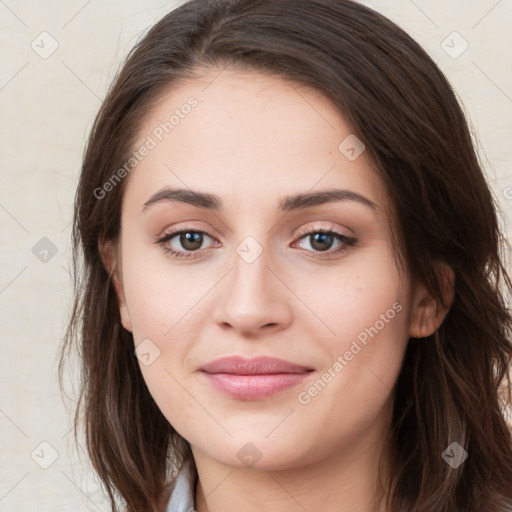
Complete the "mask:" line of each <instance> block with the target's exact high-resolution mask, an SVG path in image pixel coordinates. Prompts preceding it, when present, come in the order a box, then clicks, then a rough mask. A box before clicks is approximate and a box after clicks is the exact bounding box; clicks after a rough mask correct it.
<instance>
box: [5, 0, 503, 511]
mask: <svg viewBox="0 0 512 512" xmlns="http://www.w3.org/2000/svg"><path fill="white" fill-rule="evenodd" d="M176 3H177V2H164V1H157V0H144V1H142V0H125V1H121V0H109V1H100V0H90V1H85V0H68V1H64V0H46V1H44V2H42V1H36V0H32V1H26V0H5V1H0V45H1V46H0V47H1V55H2V58H1V59H0V104H1V109H2V121H1V137H0V146H1V162H0V164H1V165H0V169H1V171H0V180H1V181H0V183H1V184H0V226H1V229H0V237H1V251H0V258H1V265H0V314H1V325H2V331H1V335H2V346H1V367H0V370H1V373H0V382H1V386H2V387H1V391H2V392H1V405H0V434H1V439H2V464H1V469H0V510H2V511H18V510H20V511H21V510H23V511H32V510H52V511H53V512H57V511H69V510H77V511H78V510H91V511H94V510H100V511H107V510H109V508H108V505H107V501H106V500H105V499H104V498H103V497H102V494H101V492H100V491H99V487H98V485H97V484H96V483H95V481H94V479H93V478H92V474H91V473H90V470H89V468H88V466H87V464H86V463H85V462H83V463H80V462H79V461H78V459H77V457H76V453H75V452H74V451H73V450H72V439H71V436H70V435H69V427H70V420H69V415H68V412H67V411H66V409H65V407H64V405H63V402H62V400H61V397H60V393H59V389H58V386H57V378H56V351H57V348H58V346H59V343H60V340H61V337H62V334H63V329H64V326H65V323H66V320H67V317H68V314H69V310H70V303H71V298H72V297H71V282H70V275H69V270H68V265H69V255H70V233H71V230H70V222H71V218H72V203H73V197H74V191H75V187H76V183H77V177H78V173H79V165H80V159H81V154H82V150H83V146H84V142H85V139H86V134H87V132H88V130H89V128H90V126H91V123H92V120H93V118H94V115H95V113H96V111H97V109H98V108H99V106H100V102H101V99H102V97H103V96H104V94H105V91H106V88H107V86H108V84H109V82H110V80H111V78H112V77H113V75H114V72H115V70H116V69H117V68H118V65H119V62H120V60H121V59H122V58H123V57H124V56H125V55H126V53H127V52H128V50H129V49H130V48H131V46H132V45H133V44H134V43H135V41H136V40H137V39H138V38H139V37H140V35H141V34H142V33H144V31H145V30H146V29H147V28H148V27H149V26H150V25H151V24H152V23H153V22H154V21H156V20H157V19H159V18H160V17H161V16H162V15H163V14H164V13H166V12H167V11H169V10H170V9H171V8H172V7H173V6H174V5H176ZM367 3H369V2H367ZM372 4H373V6H374V7H375V8H376V9H377V10H379V11H381V12H382V13H383V14H385V15H387V16H389V17H390V18H391V19H393V20H394V21H396V22H397V23H398V24H399V25H401V26H402V27H404V28H405V29H406V30H407V31H408V32H409V33H410V34H411V35H413V37H415V38H416V39H417V40H418V41H419V42H420V43H421V44H422V45H423V46H424V47H425V48H426V49H427V51H428V52H429V53H430V54H431V55H432V56H433V57H434V59H435V60H436V61H437V62H438V64H439V66H440V67H441V69H442V70H443V71H444V72H445V73H446V74H447V76H448V78H449V79H450V80H451V82H452V84H453V86H454V88H455V89H456V90H457V92H458V94H459V96H460V98H461V101H462V102H463V104H464V106H465V109H466V111H467V113H468V115H469V116H470V118H471V121H472V123H473V125H474V128H475V131H476V132H477V133H478V136H479V147H480V154H481V158H482V161H483V163H484V165H485V168H486V172H487V174H488V178H489V181H490V183H491V184H492V186H493V188H494V190H495V192H496V196H497V197H498V198H499V201H500V203H501V206H502V208H503V210H504V215H505V216H506V222H507V230H508V233H510V232H511V231H512V230H511V228H510V225H511V224H512V168H511V162H512V144H511V140H512V70H511V67H512V66H511V57H510V48H512V26H511V25H512V1H511V0H501V1H498V0H451V1H450V2H446V1H444V0H415V1H412V0H397V1H390V0H375V1H374V2H372ZM454 31H456V32H458V33H459V34H460V36H459V35H450V34H452V33H453V32H454ZM42 32H47V33H48V34H49V35H46V34H43V35H40V34H41V33H42ZM448 36H449V37H448ZM447 37H448V39H446V38H447ZM461 37H462V38H463V39H461ZM445 39H446V41H447V43H448V44H449V45H450V46H453V48H452V49H448V48H447V49H448V51H449V52H451V53H452V55H451V56H450V55H449V54H448V53H447V52H446V51H445V50H444V49H443V46H442V45H443V41H444V40H445ZM464 40H465V41H467V44H469V47H468V49H467V50H466V51H465V52H464V53H463V54H462V55H460V56H458V57H457V58H454V57H455V56H456V55H455V53H454V52H457V53H458V52H459V51H460V50H461V49H462V48H463V47H464V46H463V45H465V44H466V43H464ZM452 41H453V43H452ZM57 44H58V47H57V48H56V50H55V51H54V53H52V54H51V55H47V54H46V53H49V52H50V51H51V50H52V49H53V48H52V45H53V46H56V45H57ZM444 45H446V43H444ZM32 46H34V48H33V47H32ZM45 52H46V53H45ZM42 57H46V58H42ZM508 187H510V188H508ZM504 220H505V219H504ZM44 237H46V238H47V239H48V240H46V239H44V240H43V241H41V239H43V238H44ZM36 244H37V245H36ZM34 246H35V247H36V248H35V249H34V250H33V248H34ZM45 250H46V251H48V252H47V253H45V252H44V251H45ZM52 250H53V252H52ZM55 251H56V253H55V254H53V253H54V252H55ZM34 253H35V254H34ZM41 258H42V259H43V260H45V259H46V261H41ZM43 442H44V443H48V444H43V445H41V443H43ZM55 457H57V458H56V460H55V461H53V458H55ZM41 465H43V466H45V465H49V467H48V468H47V469H44V468H43V467H41Z"/></svg>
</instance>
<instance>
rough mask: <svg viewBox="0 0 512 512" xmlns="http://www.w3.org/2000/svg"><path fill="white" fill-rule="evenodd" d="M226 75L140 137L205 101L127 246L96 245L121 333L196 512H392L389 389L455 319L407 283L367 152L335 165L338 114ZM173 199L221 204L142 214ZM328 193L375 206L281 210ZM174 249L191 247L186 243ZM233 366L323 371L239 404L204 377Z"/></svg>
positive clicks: (135, 181)
mask: <svg viewBox="0 0 512 512" xmlns="http://www.w3.org/2000/svg"><path fill="white" fill-rule="evenodd" d="M219 72H220V70H219V69H207V70H201V72H200V74H199V77H198V78H197V79H193V80H188V81H186V82H182V83H180V84H179V85H178V86H174V87H173V88H172V89H171V90H169V91H167V92H166V93H165V94H164V95H163V96H162V97H161V98H160V100H159V101H158V102H157V103H156V104H154V106H153V108H152V110H151V112H150V113H149V114H148V116H147V117H146V119H144V120H143V122H142V124H141V129H140V136H139V140H138V141H137V144H135V147H139V146H140V144H142V143H143V142H144V140H146V138H147V136H148V135H150V134H151V133H152V130H154V128H155V127H157V126H158V125H159V123H161V122H162V121H164V120H166V119H168V118H169V116H170V115H171V114H172V112H173V111H174V109H176V108H179V107H180V105H183V104H184V103H185V102H186V101H187V98H189V97H190V96H194V97H195V98H196V99H197V100H198V105H197V106H196V107H195V108H194V109H193V110H192V112H191V113H190V114H189V115H187V116H186V117H184V118H183V119H180V123H179V124H178V125H177V126H176V127H175V128H174V129H173V130H172V132H170V133H169V134H168V135H166V136H165V137H164V138H163V140H162V141H161V142H159V143H158V145H157V146H156V147H155V148H154V149H152V150H151V151H150V152H149V154H148V155H147V156H146V157H145V158H144V159H143V160H142V161H141V162H140V163H139V164H138V165H137V166H136V168H135V169H134V170H133V171H132V172H131V174H130V175H129V177H128V178H127V180H128V181H127V183H126V188H125V191H124V197H123V205H122V229H121V238H120V240H119V243H118V244H117V245H115V246H105V247H102V253H103V255H104V261H105V265H106V266H107V268H111V269H112V268H115V273H114V280H115V285H116V290H117V294H118V297H119V304H120V306H119V307H120V313H121V318H122V323H123V326H124V327H125V329H127V330H129V331H131V332H132V333H133V338H134V345H135V346H137V345H138V344H139V343H141V342H142V341H143V340H145V339H150V340H151V342H152V343H153V344H154V346H156V347H158V349H159V350H160V355H159V357H157V358H156V359H155V360H154V361H153V362H152V363H151V364H150V365H149V366H145V365H144V364H140V367H141V372H142V374H143V377H144V379H145V381H146V383H147V386H148V388H149V390H150V392H151V394H152V396H153V397H154V399H155V401H156V403H157V404H158V406H159V407H160V409H161V410H162V413H163V414H164V415H165V417H166V418H167V419H168V420H169V422H170V423H171V424H172V425H173V427H174V428H175V429H176V430H177V431H178V432H179V434H181V435H182V436H183V437H184V438H185V439H186V440H187V441H189V442H190V444H191V448H192V452H193V455H194V459H195V463H196V466H197V468H198V474H199V484H198V487H197V492H196V508H197V510H198V511H199V512H204V511H205V510H209V511H210V512H221V511H225V510H246V511H261V510H264V511H267V512H280V511H287V512H290V511H304V510H310V511H312V510H337V511H340V512H344V511H347V512H348V511H356V510H357V511H358V512H370V511H372V512H374V511H375V510H386V509H385V508H384V507H383V506H381V507H380V508H377V506H376V504H375V503H374V501H373V499H374V497H375V496H376V494H377V491H378V484H377V482H378V476H377V469H378V467H377V466H378V461H379V458H380V456H381V455H382V456H383V463H384V465H383V478H384V482H385V481H386V478H387V472H386V460H387V459H386V452H385V449H384V446H385V442H386V440H387V438H388V434H389V429H390V421H391V407H392V400H391V389H392V387H393V385H394V383H395V381H396V379H397V376H398V374H399V371H400V368H401V364H402V360H403V355H404V351H405V348H406V346H407V343H408V342H409V337H411V336H413V337H416V338H421V337H425V336H428V335H429V334H431V333H432V332H434V331H435V330H436V329H437V328H438V326H439V325H440V324H441V322H442V320H443V318H444V316H445V315H446V313H447V309H442V308H438V307H436V304H435V302H434V301H433V300H432V298H431V297H430V296H429V295H428V293H427V292H426V291H425V289H424V288H423V287H422V286H421V285H419V284H413V283H411V282H410V281H409V278H408V276H407V272H404V271H403V270H402V271H400V269H398V268H397V266H396V263H395V260H394V258H393V246H392V242H391V239H390V234H389V230H390V218H391V210H390V202H389V198H388V196H387V192H386V190H385V188H384V185H383V183H382V182H381V180H380V178H379V177H378V176H377V174H376V173H375V171H374V170H373V169H372V165H371V162H370V160H369V159H368V155H367V152H366V151H365V152H363V153H362V154H361V156H359V158H357V159H356V160H355V161H349V160H348V159H347V158H346V157H345V156H344V154H342V153H341V152H340V151H339V150H338V146H339V144H340V142H341V141H343V140H344V139H345V138H346V137H347V136H348V135H350V134H352V133H353V129H352V128H351V127H350V126H349V125H348V124H347V122H346V121H345V120H344V118H343V117H342V116H341V115H340V113H339V112H338V110H337V109H336V108H335V106H334V105H333V104H332V103H330V102H329V101H328V100H327V99H326V98H325V97H324V96H322V95H321V94H320V93H318V92H316V91H314V90H310V89H307V88H305V87H300V86H298V85H297V84H292V83H290V82H287V81H284V80H282V79H279V78H276V77H270V76H267V75H264V74H260V73H257V72H255V71H247V70H242V69H235V68H228V69H225V70H223V71H222V72H221V73H220V74H219ZM166 186H176V187H184V188H190V189H193V190H198V191H201V192H208V193H212V194H216V195H218V196H219V197H220V198H221V200H222V201H223V203H224V206H223V208H222V209H219V210H218V211H211V210H208V209H205V208H200V207H196V206H193V205H191V204H186V203H182V202H178V201H161V202H158V203H155V204H153V205H151V206H150V207H148V208H147V209H146V210H145V211H144V212H142V211H141V210H142V209H143V205H144V203H146V202H147V201H148V199H149V198H150V197H151V196H152V195H153V194H154V193H155V192H157V191H159V190H160V189H161V188H163V187H166ZM331 188H342V189H348V190H351V191H353V192H356V193H358V194H361V195H363V196H365V197H366V198H368V199H369V200H370V201H372V202H373V203H374V204H375V205H376V208H375V209H372V208H370V207H368V206H366V205H364V204H361V203H359V202H356V201H352V200H345V201H336V202H330V203H326V204H322V205H318V206H314V207H310V208H304V209H300V210H297V211H291V212H287V213H284V212H282V211H280V210H279V209H278V202H279V200H280V199H281V198H282V197H284V196H286V195H290V194H297V193H306V192H312V191H314V192H316V191H321V190H322V191H323V190H329V189H331ZM171 227H176V228H183V229H188V230H189V231H194V230H199V231H201V230H202V231H206V232H207V234H208V235H207V236H204V238H203V244H202V245H201V248H200V249H199V252H196V255H197V254H199V256H198V257H192V258H189V259H185V258H181V259H180V258H175V257H172V256H170V255H168V254H166V253H165V252H164V250H163V247H162V245H159V244H157V243H154V239H155V238H156V237H158V236H159V235H160V234H162V233H163V232H164V231H168V230H169V229H170V228H171ZM315 229H316V230H318V229H332V230H334V231H337V232H339V233H342V234H345V235H346V236H350V237H355V238H356V239H357V244H356V245H354V246H346V247H345V250H344V251H343V252H341V253H338V254H334V251H335V250H336V249H337V248H338V247H340V246H341V245H343V244H342V243H340V242H339V241H337V239H336V238H334V239H333V241H332V247H331V248H328V249H327V251H321V250H319V249H318V248H317V247H318V246H315V245H314V241H312V239H311V237H309V236H304V234H303V233H304V232H305V231H311V232H313V233H315ZM247 236H251V237H253V238H254V239H255V240H256V241H257V243H258V244H259V245H260V247H261V249H262V253H261V255H260V256H259V257H258V258H257V259H256V260H255V261H253V262H252V263H247V262H246V261H245V260H244V259H243V258H242V257H241V256H240V255H239V254H238V253H237V251H236V249H237V247H238V246H239V244H240V243H241V242H242V241H243V240H244V239H245V238H246V237H247ZM167 246H168V247H169V246H172V248H173V249H175V250H178V251H181V252H187V248H189V247H190V245H188V246H186V247H184V246H183V245H182V244H180V237H179V235H178V236H175V237H174V239H173V240H172V241H168V242H167ZM326 247H329V246H328V243H327V244H326ZM315 248H316V249H315ZM188 252H193V251H191V250H190V249H189V250H188ZM314 254H316V255H317V256H320V257H318V258H315V257H314V256H313V255H314ZM114 265H115V267H114ZM448 295H449V294H448ZM451 298H452V297H451V296H447V297H446V298H445V300H447V301H448V304H450V303H451ZM397 303H398V304H399V305H400V306H401V308H400V311H399V312H398V313H397V314H396V315H395V316H394V318H393V319H391V320H388V322H385V325H384V327H383V328H381V329H380V330H378V334H377V335H375V336H374V337H373V338H369V341H368V343H367V345H365V346H363V347H362V350H361V351H360V352H358V353H357V354H356V355H354V356H353V358H352V359H351V360H350V361H348V362H347V365H346V366H344V367H343V369H342V371H340V372H338V373H336V376H335V377H334V378H332V379H331V382H329V383H328V384H327V385H326V386H325V388H324V389H322V390H321V391H320V392H319V393H318V394H317V395H316V396H314V397H311V400H310V401H309V402H308V403H307V404H303V403H300V402H299V400H298V394H299V393H300V392H303V391H304V390H306V391H307V390H308V388H310V386H311V385H312V384H313V383H314V382H315V381H317V380H318V379H319V378H321V376H322V374H323V373H324V372H326V371H327V369H328V368H330V367H331V368H332V365H333V363H334V362H335V361H336V360H337V357H338V356H340V355H341V356H343V354H345V352H346V351H347V350H349V349H350V347H351V343H352V341H353V340H354V339H356V337H357V336H358V334H360V333H361V332H362V331H364V329H365V328H368V327H370V326H374V325H375V324H376V321H378V320H379V319H380V318H381V315H382V314H385V313H386V311H387V310H389V309H390V308H392V306H393V304H395V305H396V304H397ZM379 325H380V324H379ZM411 342H418V341H415V340H411ZM420 342H421V341H420ZM360 345H361V344H360ZM231 355H241V356H244V357H254V356H260V355H270V356H275V357H279V358H282V359H286V360H289V361H292V362H294V363H297V364H301V365H304V366H309V367H312V368H314V369H315V371H314V372H312V373H311V374H310V375H309V376H308V377H307V380H306V381H304V383H302V384H300V385H298V386H295V387H292V388H289V389H287V390H285V391H281V392H279V393H277V394H275V395H273V396H271V397H267V398H264V399H261V400H238V399H234V398H231V397H228V396H226V395H224V394H221V393H220V392H219V391H217V390H215V389H214V388H213V387H211V386H210V385H209V384H208V382H207V381H206V380H205V379H204V375H203V374H201V372H200V371H198V370H199V368H200V367H201V366H202V365H203V364H205V363H207V362H209V361H212V360H214V359H217V358H219V357H223V356H231ZM248 442H250V443H252V444H253V445H254V446H255V447H256V448H257V449H258V451H259V452H260V453H261V458H260V459H259V460H258V462H257V463H256V465H255V466H253V467H247V465H246V464H244V462H243V461H242V460H241V459H240V458H239V457H238V456H237V453H238V452H239V450H241V449H242V447H244V446H245V445H246V443H248ZM205 496H206V500H205Z"/></svg>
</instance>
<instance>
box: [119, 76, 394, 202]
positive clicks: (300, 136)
mask: <svg viewBox="0 0 512 512" xmlns="http://www.w3.org/2000/svg"><path fill="white" fill-rule="evenodd" d="M354 137H355V134H354V133H353V129H352V127H351V126H350V125H349V124H348V123H347V122H346V120H345V119H344V118H343V116H342V115H341V113H340V111H339V109H337V108H336V106H335V105H334V104H333V103H332V102H331V101H330V100H329V99H327V98H326V97H325V96H323V95H322V94H321V93H319V92H318V91H316V90H313V89H311V88H306V87H304V86H301V85H299V84H296V83H294V82H291V81H288V80H285V79H283V78H279V77H272V76H269V75H266V74H262V73H260V72H257V71H247V70H241V69H236V68H235V69H233V68H229V69H224V70H223V69H207V70H202V71H201V73H200V74H198V76H197V78H194V79H187V80H185V81H182V82H180V83H179V84H177V85H173V87H172V88H169V89H168V90H167V91H166V92H165V93H163V94H162V95H161V96H160V97H159V98H158V101H156V102H155V103H154V105H153V106H152V108H151V110H150V111H149V112H148V114H147V115H146V117H145V119H144V120H143V122H142V123H141V128H140V130H139V135H138V138H137V141H136V143H135V144H134V151H138V150H139V149H140V148H141V147H142V146H143V145H147V146H148V147H149V146H151V147H150V149H149V150H148V151H145V152H144V153H145V156H144V157H143V158H141V159H140V161H138V163H137V164H136V166H135V168H134V170H133V171H132V172H131V173H130V176H129V179H128V184H127V189H126V191H125V194H126V195H127V196H128V197H127V198H126V202H129V201H130V202H131V200H132V199H134V200H136V201H138V203H140V204H143V202H144V198H145V199H147V196H149V195H150V194H152V193H154V192H155V191H156V190H158V189H159V188H161V187H163V186H167V185H174V186H178V185H179V186H180V187H181V188H183V187H185V188H186V187H190V188H193V189H195V190H202V191H207V192H214V193H216V194H217V195H220V196H225V197H226V198H227V199H229V200H232V201H237V202H238V208H243V207H244V206H245V207H247V208H254V207H256V206H259V207H263V203H266V202H267V201H268V202H272V201H274V200H276V201H277V198H278V197H281V196H284V195H289V194H291V193H301V192H305V191H310V190H314V189H315V188H317V189H325V188H329V187H332V186H336V187H338V188H339V187H343V188H349V189H353V190H355V191H357V192H360V193H364V194H365V195H366V196H367V197H369V198H370V199H371V200H372V201H373V202H375V203H376V204H384V203H385V202H386V197H385V191H384V189H383V185H382V183H381V182H380V180H379V178H378V176H377V174H376V173H375V171H374V170H373V169H372V166H371V163H370V160H369V158H368V156H367V154H366V153H367V152H366V151H363V152H362V154H361V155H360V157H358V158H356V159H355V160H354V159H353V158H348V157H347V153H346V149H347V143H345V142H344V141H347V140H348V145H349V146H350V145H352V146H354V144H355V145H356V146H355V149H356V150H357V151H359V150H360V149H361V147H358V146H357V144H358V142H357V140H358V139H355V138H354ZM340 144H341V146H340ZM349 149H350V148H349ZM348 156H353V154H352V155H351V154H350V153H349V154H348ZM242 203H243V204H242Z"/></svg>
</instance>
